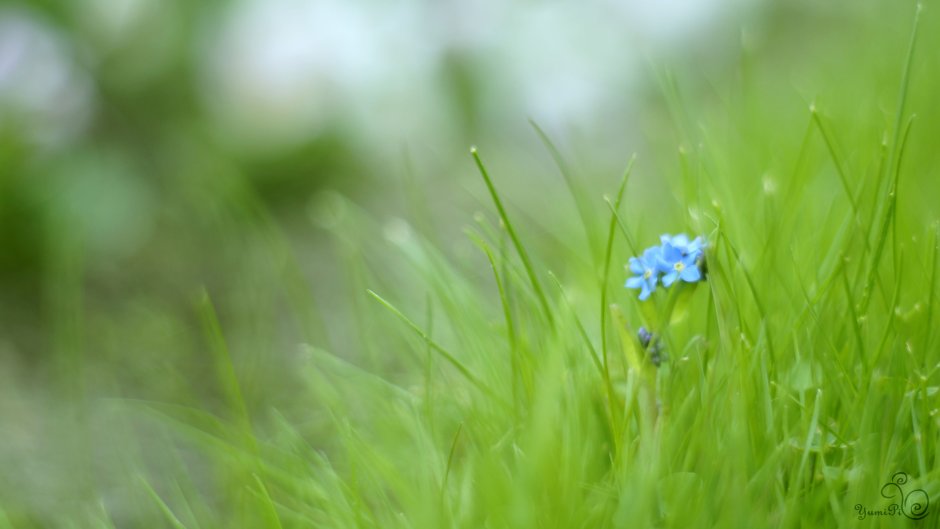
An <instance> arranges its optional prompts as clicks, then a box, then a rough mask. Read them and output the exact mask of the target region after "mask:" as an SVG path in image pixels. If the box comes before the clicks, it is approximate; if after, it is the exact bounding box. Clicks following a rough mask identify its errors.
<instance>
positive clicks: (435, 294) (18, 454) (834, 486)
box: [0, 2, 940, 529]
mask: <svg viewBox="0 0 940 529" xmlns="http://www.w3.org/2000/svg"><path fill="white" fill-rule="evenodd" d="M918 13H919V15H915V8H914V6H913V5H911V4H910V3H909V2H899V3H897V4H896V5H894V4H891V5H888V3H882V4H877V3H874V4H871V5H868V4H866V7H865V8H864V9H862V8H860V9H859V12H857V13H856V12H853V13H848V14H840V13H833V14H831V15H829V16H831V17H832V18H831V19H827V20H829V23H831V24H832V26H831V28H832V29H831V32H827V31H822V30H821V31H820V32H818V33H816V32H813V33H811V35H809V36H806V37H804V39H803V40H800V39H793V38H791V39H789V40H787V39H783V40H782V42H785V43H788V46H791V45H792V47H780V46H770V45H767V46H761V45H760V44H759V43H757V44H754V43H750V44H749V43H748V42H747V39H746V38H744V42H743V43H742V46H741V51H740V57H739V58H738V60H737V62H736V64H735V65H734V68H733V71H727V72H724V74H723V75H722V76H720V77H710V76H709V75H706V74H703V73H701V70H698V69H696V68H695V67H694V65H692V64H688V63H682V62H680V63H677V64H668V65H667V64H665V63H662V62H659V61H651V64H650V67H649V70H648V72H649V74H650V76H651V77H653V78H655V79H657V83H656V86H657V87H658V90H657V92H656V93H655V95H654V96H651V101H652V103H651V105H650V109H649V111H648V113H646V114H645V118H644V119H643V120H642V121H641V122H640V123H638V124H623V128H624V129H627V128H629V127H640V134H641V135H642V137H643V140H642V141H639V142H637V144H636V146H633V147H630V146H627V147H625V149H624V150H623V152H622V164H621V167H620V169H619V170H617V171H614V172H610V171H607V168H606V167H603V166H605V165H608V164H606V163H598V164H597V166H592V165H591V163H590V161H589V160H590V159H591V157H592V155H593V154H592V152H591V146H590V145H585V144H579V143H578V142H577V141H573V142H567V143H563V142H562V141H561V138H555V137H549V135H548V134H546V133H544V132H543V131H542V130H541V129H540V128H538V125H534V126H533V127H532V130H531V137H532V138H533V143H532V145H533V148H532V150H531V151H529V152H520V153H517V156H518V160H515V161H513V160H512V159H511V158H510V157H507V155H506V153H505V152H502V151H499V149H497V148H496V147H494V146H492V145H490V143H491V140H489V139H488V138H486V137H480V138H479V141H478V146H479V148H478V149H477V148H473V149H472V150H470V149H469V146H467V147H468V151H467V154H466V155H465V158H463V159H460V160H457V161H456V162H455V163H456V164H457V165H459V166H460V167H463V169H462V170H463V171H465V172H466V173H467V174H469V173H470V172H471V171H475V172H476V174H475V175H474V176H473V178H474V180H472V181H471V182H472V183H470V184H467V185H466V186H461V185H458V184H457V183H456V181H454V182H451V183H445V184H441V183H437V184H436V189H437V191H436V193H440V192H441V189H440V188H441V186H444V187H446V189H445V190H444V193H445V194H446V195H448V196H458V195H459V196H458V198H454V199H453V202H448V204H449V203H460V204H464V205H466V207H461V208H459V209H458V210H457V211H449V212H447V215H446V216H447V217H448V218H449V219H453V218H454V217H456V218H457V228H454V227H453V226H450V225H446V222H444V221H441V220H439V219H438V218H437V217H436V216H435V215H440V211H436V210H439V209H440V207H439V206H440V203H439V202H436V201H439V200H440V198H439V195H435V194H431V193H429V191H428V189H429V186H430V184H428V181H427V179H426V178H424V177H423V176H422V175H421V174H420V173H418V174H405V175H404V176H403V177H402V182H403V183H402V184H401V187H402V189H403V190H404V191H403V194H404V195H406V196H407V197H408V198H407V199H406V200H405V201H404V202H403V204H405V205H404V206H403V207H402V208H400V210H398V211H396V212H394V213H393V214H392V217H393V218H391V220H389V218H390V217H389V216H388V215H386V214H384V213H377V212H375V211H372V210H370V208H369V207H364V206H362V205H361V204H360V203H359V201H358V200H357V199H356V198H350V197H348V196H346V195H345V194H343V193H339V192H334V191H320V192H318V193H317V194H316V195H315V198H314V199H313V200H312V201H311V202H310V203H309V204H308V205H306V206H303V207H301V208H300V209H304V212H303V213H302V214H303V215H306V216H308V217H309V218H310V220H312V223H309V224H308V226H309V231H310V238H309V240H307V241H304V240H303V239H298V238H297V237H294V236H288V235H286V234H285V231H284V230H282V229H281V228H280V226H279V217H278V216H277V215H273V214H272V213H271V212H270V211H269V210H268V209H267V207H266V206H265V204H264V203H263V201H262V200H260V199H259V198H258V197H257V195H256V194H254V192H253V190H252V189H251V188H250V186H243V187H240V186H239V185H238V184H237V183H236V184H231V185H229V187H225V188H222V187H221V186H217V185H216V184H209V183H205V182H202V183H189V184H186V185H188V186H189V187H187V188H186V189H187V191H186V194H187V198H186V200H187V201H188V202H187V203H190V204H205V208H201V207H200V208H194V209H200V210H201V211H200V215H201V216H199V217H194V218H198V219H199V220H198V221H197V223H198V222H202V223H203V224H202V225H198V226H196V228H194V229H201V230H205V231H207V232H209V233H217V234H218V240H217V241H215V243H213V244H212V245H211V246H206V247H205V248H202V249H200V248H199V244H198V243H197V242H194V241H195V239H187V238H185V237H183V238H182V239H181V241H182V242H180V243H179V244H180V245H181V246H174V245H173V244H172V243H170V242H165V245H164V246H162V247H161V248H160V250H159V251H160V252H163V253H162V255H165V256H166V259H167V261H166V262H168V263H170V265H169V266H179V267H180V268H181V269H183V268H186V267H187V266H190V265H191V266H194V267H196V268H198V267H199V265H194V264H192V263H205V267H206V269H207V270H210V269H211V267H212V266H214V265H218V264H219V263H237V265H235V266H234V267H233V268H231V269H229V270H227V271H226V272H225V275H224V279H222V278H217V277H215V276H213V275H212V274H211V273H209V272H206V273H205V275H204V280H203V282H202V284H192V283H186V282H181V283H182V284H177V283H173V282H172V281H170V282H167V283H164V284H162V286H161V287H157V286H153V285H151V286H149V287H142V286H139V285H136V284H134V283H130V282H128V283H126V284H124V283H122V284H120V285H113V284H107V285H97V284H90V283H89V282H88V281H86V280H84V279H83V278H82V277H83V274H84V271H85V270H86V269H87V268H88V266H90V265H88V264H87V263H83V262H82V258H83V257H82V256H83V255H84V254H83V253H82V251H80V250H75V248H76V247H80V246H81V244H82V241H81V240H77V239H76V238H74V237H70V236H69V233H70V230H69V226H68V224H67V222H65V221H62V222H60V223H58V224H57V223H56V222H55V219H53V221H50V223H49V224H48V225H47V226H45V227H44V228H43V229H45V230H48V233H46V237H48V239H47V240H50V241H53V244H52V246H51V247H50V248H51V249H47V251H49V252H51V255H53V256H54V257H55V260H54V261H53V263H54V265H53V266H50V267H47V268H46V269H45V270H43V272H42V274H43V275H42V278H41V280H42V281H43V283H44V284H46V285H48V286H47V288H46V289H45V290H44V292H45V294H44V295H45V296H46V298H44V299H45V305H44V307H46V308H45V309H44V310H45V311H46V312H45V314H46V320H45V321H47V322H48V327H46V328H44V331H43V332H44V333H47V335H46V338H47V339H46V341H44V342H43V343H44V344H46V347H47V348H48V351H49V354H48V356H47V357H46V359H45V360H44V363H43V365H42V366H41V367H39V368H27V367H22V366H20V367H18V368H14V367H11V368H9V369H8V370H7V373H5V374H3V375H0V379H2V380H7V381H8V382H7V384H6V385H7V387H8V388H10V389H6V390H4V395H5V396H4V397H3V399H4V401H5V402H4V403H2V404H0V409H2V410H3V411H2V413H3V415H2V416H3V423H4V424H5V426H4V430H6V431H7V432H8V434H4V435H5V436H6V437H7V438H6V439H5V440H4V441H3V447H4V449H3V451H2V452H0V455H2V460H0V461H2V462H3V466H4V468H5V469H7V470H6V471H4V472H2V473H0V528H7V527H9V528H17V529H24V528H31V527H75V528H80V527H81V528H84V527H94V528H124V527H148V528H149V527H174V528H188V529H198V528H203V529H205V528H212V527H245V528H282V527H283V528H288V527H318V528H319V527H323V528H337V529H340V528H343V529H346V528H376V529H379V528H381V529H391V528H403V529H404V528H448V527H461V528H501V527H505V528H529V527H532V528H535V527H538V528H566V529H567V528H602V527H624V528H627V527H630V528H632V527H641V528H643V527H651V528H729V529H730V528H742V527H755V528H758V527H783V528H791V527H792V528H796V527H834V528H835V527H840V528H841V527H885V528H887V527H890V528H894V527H923V528H928V527H940V460H938V455H937V449H938V432H940V411H938V410H940V395H938V388H940V330H938V329H940V305H938V302H937V299H936V298H937V296H938V290H940V287H938V280H937V275H938V273H937V269H938V262H937V261H938V253H940V246H938V237H940V227H938V220H940V210H938V207H937V202H938V199H940V171H938V167H940V157H938V155H940V149H938V148H937V143H936V138H938V137H940V105H937V102H936V96H937V94H938V90H940V67H938V65H940V54H938V50H940V12H938V11H937V9H936V6H932V5H929V4H928V5H926V6H925V7H924V9H923V10H919V11H918ZM821 27H823V26H821ZM742 38H743V37H742ZM491 152H495V153H496V154H493V155H492V156H490V155H489V153H491ZM413 155H414V156H415V157H416V158H420V154H416V153H413ZM180 156H184V155H183V154H181V155H180ZM604 156H607V154H605V155H604ZM531 159H538V160H539V162H538V163H540V164H543V165H542V167H548V168H550V170H551V171H552V172H551V173H550V174H549V175H547V176H546V175H536V174H535V172H534V171H533V172H532V174H529V173H526V172H525V171H522V170H520V169H519V168H520V167H524V166H525V165H526V162H525V160H531ZM605 159H609V158H605ZM575 160H577V161H575ZM585 160H588V161H585ZM419 165H420V164H419ZM396 171H397V169H396ZM598 175H599V176H598ZM181 178H182V177H181ZM466 181H467V180H461V182H466ZM200 201H204V202H200ZM474 204H476V206H474ZM180 230H181V231H180V233H184V232H185V230H186V228H185V227H182V228H180ZM682 232H684V233H687V234H689V235H691V236H702V237H704V238H705V239H706V240H707V243H708V246H707V249H706V251H705V261H706V263H707V269H708V274H707V280H705V281H701V282H698V283H688V284H685V283H679V284H676V285H674V286H672V287H670V288H669V289H664V288H662V286H660V287H659V288H658V289H657V290H656V291H655V292H654V293H653V295H652V296H651V297H650V299H649V300H647V301H644V302H641V301H639V300H638V299H637V291H635V290H628V289H625V288H624V287H623V284H624V281H625V280H626V279H627V277H628V276H629V275H630V273H629V271H627V270H625V264H626V263H627V262H628V259H629V258H630V257H631V256H639V255H640V253H641V252H642V250H643V249H644V248H646V247H648V246H651V245H655V244H658V243H659V236H660V235H661V234H663V233H682ZM50 233H51V235H50ZM311 246H315V248H316V249H315V250H311V249H310V247H311ZM248 247H251V248H252V250H250V251H248V250H245V248H248ZM210 249H212V252H210ZM177 250H178V251H179V252H189V254H191V255H192V256H195V257H193V258H192V259H189V258H186V257H175V256H174V252H176V251H177ZM215 250H218V252H217V253H213V252H214V251H215ZM200 252H201V253H200ZM311 252H313V253H318V254H319V255H320V257H321V259H318V260H317V261H316V262H319V263H326V264H324V265H322V266H324V267H325V268H323V269H317V270H314V271H312V272H311V271H310V270H309V269H306V268H305V263H306V262H307V261H305V259H306V257H308V256H309V255H310V253H311ZM210 254H211V255H210ZM200 256H205V261H200V259H202V257H200ZM174 263H175V264H174ZM180 263H182V264H180ZM139 266H141V267H144V268H147V267H154V266H157V265H156V264H153V263H140V264H139ZM161 266H162V265H161ZM147 269H149V268H147ZM186 269H187V270H188V268H186ZM144 288H155V289H156V288H163V289H165V293H166V296H165V297H162V298H160V299H161V301H160V303H159V304H158V303H156V302H154V303H152V304H146V303H139V302H135V301H133V300H134V299H139V298H137V297H133V296H136V294H135V293H139V292H140V289H144ZM102 292H103V294H102ZM102 299H105V300H111V301H110V302H107V303H106V302H104V301H101V300H102ZM148 299H149V298H148ZM108 303H111V304H110V305H108ZM641 326H643V327H646V328H648V329H650V330H652V331H653V332H655V333H656V334H657V335H658V336H659V337H660V340H661V342H660V343H661V346H662V349H663V351H664V353H665V355H666V357H665V360H664V361H663V362H662V364H661V365H659V366H658V367H657V366H656V365H654V363H653V362H652V360H651V358H650V355H649V352H648V351H647V350H646V349H644V347H643V346H642V344H641V343H640V341H639V340H638V337H637V332H638V329H639V328H640V327H641ZM92 353H94V354H92ZM128 358H130V360H128ZM37 388H38V389H37ZM26 432H29V433H26ZM898 472H905V473H906V474H907V476H909V480H908V481H907V482H905V483H900V484H899V485H900V487H899V490H903V494H904V497H903V498H900V497H899V496H894V497H893V498H889V497H885V496H883V495H882V492H883V491H884V490H886V489H884V488H883V487H884V486H885V485H886V484H887V483H889V482H891V481H892V479H894V476H895V474H896V473H898ZM917 489H919V490H920V492H914V491H915V490H917ZM894 490H895V489H893V488H890V487H889V488H888V489H887V491H888V492H892V491H894ZM923 498H929V500H930V502H929V503H924V502H923ZM918 502H919V503H921V506H920V507H917V506H915V505H914V504H915V503H918ZM892 503H898V504H899V505H900V506H901V508H900V511H901V512H900V513H894V514H893V515H880V514H876V513H874V511H884V510H887V509H888V507H889V506H890V505H891V504H892ZM857 505H861V506H862V507H861V509H862V513H863V514H864V516H860V514H859V511H858V510H857V509H858V508H857V507H856V506H857ZM924 508H926V510H925V509H924ZM869 511H871V512H869ZM892 512H894V511H892ZM924 513H925V516H924V517H923V518H922V519H920V520H912V519H911V518H912V517H913V518H917V517H918V516H919V515H921V514H924ZM862 518H864V519H862Z"/></svg>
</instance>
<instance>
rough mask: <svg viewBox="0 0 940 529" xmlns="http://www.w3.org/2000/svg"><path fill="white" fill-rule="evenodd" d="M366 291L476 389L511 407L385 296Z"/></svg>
mask: <svg viewBox="0 0 940 529" xmlns="http://www.w3.org/2000/svg"><path fill="white" fill-rule="evenodd" d="M366 292H368V293H369V295H370V296H372V297H373V298H375V300H376V301H378V302H379V303H381V304H382V306H383V307H385V308H386V309H388V310H389V312H391V313H392V314H394V315H395V316H396V317H397V318H398V319H400V320H401V321H403V322H404V323H405V324H406V325H407V326H408V327H410V328H411V330H413V331H414V332H415V333H416V334H417V335H418V336H419V337H421V339H422V340H424V341H425V343H426V344H428V345H429V346H430V347H431V348H432V349H434V350H435V351H436V352H437V353H438V354H439V355H441V356H442V357H443V358H444V359H445V360H447V361H448V362H449V363H450V364H451V365H452V366H453V367H454V368H456V369H457V371H459V372H460V374H461V375H463V376H464V378H466V379H467V380H468V381H469V382H470V383H471V384H473V385H474V386H475V387H476V388H477V389H479V390H480V391H482V392H483V393H485V394H487V395H489V396H490V397H492V398H493V399H495V401H496V402H498V403H500V404H501V405H503V406H505V407H506V408H509V409H512V406H511V405H510V404H509V403H508V402H506V401H505V400H504V399H503V398H502V397H500V396H499V395H498V394H496V392H495V391H493V390H492V389H490V387H489V386H487V385H486V384H485V383H484V382H483V381H482V380H480V378H479V377H478V376H476V375H474V374H473V372H471V371H470V369H469V368H468V367H467V366H465V365H464V364H463V362H461V361H460V360H457V357H456V356H454V355H453V354H452V353H451V352H450V351H448V350H447V349H444V347H442V346H441V345H440V344H438V343H437V342H435V341H434V340H433V339H431V337H430V336H428V334H427V333H426V332H424V330H422V329H421V327H419V326H418V324H416V323H415V322H413V321H411V319H409V318H408V317H407V316H405V315H404V314H403V313H402V312H401V311H400V310H398V309H397V308H396V307H395V306H394V305H392V304H391V303H389V302H388V301H386V300H385V298H383V297H382V296H380V295H378V294H376V293H375V292H373V291H372V290H367V291H366Z"/></svg>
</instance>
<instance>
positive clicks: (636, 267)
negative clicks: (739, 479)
mask: <svg viewBox="0 0 940 529" xmlns="http://www.w3.org/2000/svg"><path fill="white" fill-rule="evenodd" d="M630 271H631V272H633V273H634V274H637V275H643V272H645V271H646V270H645V269H644V268H643V263H641V262H640V260H639V259H637V258H636V257H631V258H630Z"/></svg>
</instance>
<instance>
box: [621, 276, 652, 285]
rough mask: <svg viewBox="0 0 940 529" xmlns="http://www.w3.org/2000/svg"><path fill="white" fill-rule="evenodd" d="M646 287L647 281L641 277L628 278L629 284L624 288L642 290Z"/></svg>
mask: <svg viewBox="0 0 940 529" xmlns="http://www.w3.org/2000/svg"><path fill="white" fill-rule="evenodd" d="M644 285H646V281H645V280H644V279H643V278H642V277H641V276H633V277H630V278H627V282H626V283H624V285H623V286H625V287H627V288H640V287H642V286H644Z"/></svg>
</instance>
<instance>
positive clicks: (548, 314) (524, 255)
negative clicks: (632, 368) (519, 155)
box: [470, 147, 555, 329]
mask: <svg viewBox="0 0 940 529" xmlns="http://www.w3.org/2000/svg"><path fill="white" fill-rule="evenodd" d="M470 154H471V156H473V160H474V161H475V162H476V164H477V168H478V169H479V170H480V175H481V176H482V177H483V181H484V182H486V188H487V189H488V190H489V192H490V196H491V197H492V199H493V204H494V205H495V206H496V210H497V211H498V212H499V217H500V218H501V219H503V223H504V224H505V225H506V231H507V232H508V233H509V238H510V239H511V240H512V244H513V246H514V247H515V248H516V252H517V253H518V254H519V258H520V259H522V266H524V267H525V270H526V274H527V275H528V276H529V282H530V283H531V284H532V289H533V290H534V291H535V295H536V296H537V297H538V299H539V303H540V304H541V305H542V311H543V312H544V313H545V318H546V320H548V324H549V326H550V327H551V328H552V329H554V328H555V319H554V317H553V316H552V311H551V308H550V307H549V305H548V298H546V297H545V292H544V291H543V290H542V284H541V283H540V282H539V278H538V276H537V275H536V273H535V269H534V268H533V267H532V261H530V260H529V254H528V252H526V250H525V247H524V246H523V245H522V241H520V240H519V236H518V235H516V230H515V228H513V226H512V221H510V220H509V215H508V214H507V213H506V208H504V207H503V202H502V201H501V200H500V199H499V193H497V192H496V187H494V186H493V181H492V180H491V179H490V175H489V173H488V172H487V171H486V167H485V166H484V165H483V160H481V159H480V155H479V153H478V152H477V148H476V147H471V148H470Z"/></svg>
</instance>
